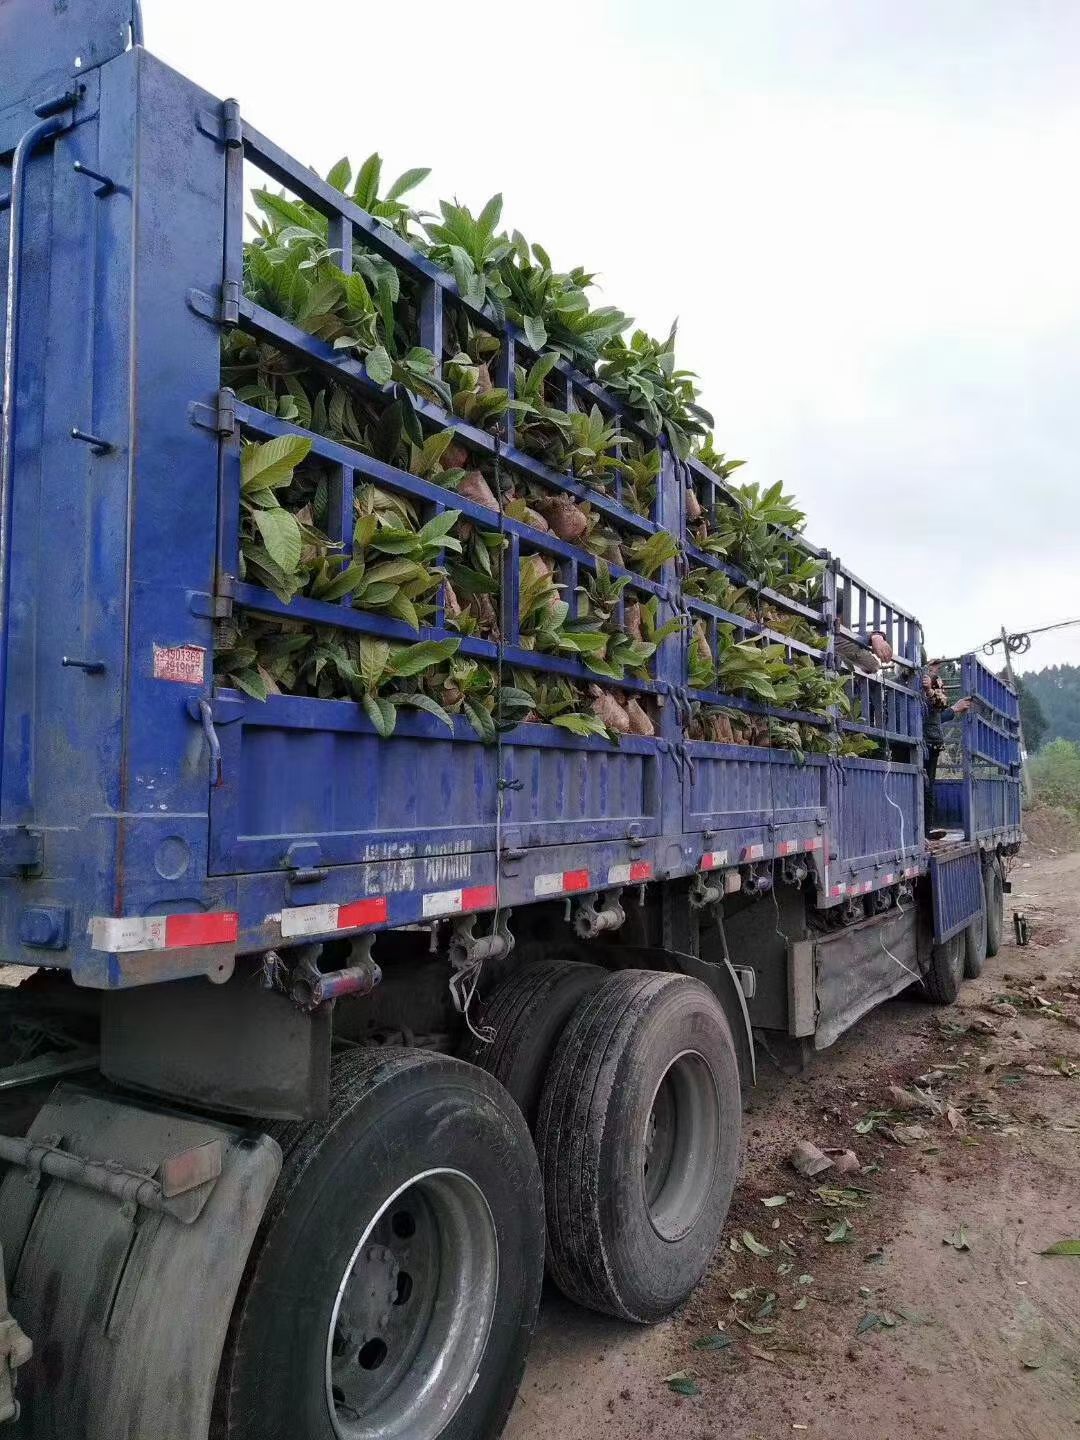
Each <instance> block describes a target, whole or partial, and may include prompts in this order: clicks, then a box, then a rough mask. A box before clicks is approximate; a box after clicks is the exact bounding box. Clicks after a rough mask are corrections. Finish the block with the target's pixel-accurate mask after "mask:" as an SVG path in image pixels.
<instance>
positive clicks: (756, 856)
mask: <svg viewBox="0 0 1080 1440" xmlns="http://www.w3.org/2000/svg"><path fill="white" fill-rule="evenodd" d="M764 854H765V846H764V845H744V846H743V852H742V858H743V859H744V860H760V859H761V858H762V856H763V855H764Z"/></svg>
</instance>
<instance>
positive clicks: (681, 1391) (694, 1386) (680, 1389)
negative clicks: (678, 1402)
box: [664, 1370, 701, 1395]
mask: <svg viewBox="0 0 1080 1440" xmlns="http://www.w3.org/2000/svg"><path fill="white" fill-rule="evenodd" d="M664 1384H665V1385H666V1386H667V1387H668V1389H669V1390H672V1391H674V1392H675V1394H676V1395H700V1394H701V1387H700V1386H699V1385H698V1383H697V1381H696V1380H694V1379H692V1378H691V1376H689V1375H688V1374H687V1373H686V1371H685V1370H680V1371H678V1373H677V1374H675V1375H669V1376H668V1377H667V1379H666V1380H665V1381H664Z"/></svg>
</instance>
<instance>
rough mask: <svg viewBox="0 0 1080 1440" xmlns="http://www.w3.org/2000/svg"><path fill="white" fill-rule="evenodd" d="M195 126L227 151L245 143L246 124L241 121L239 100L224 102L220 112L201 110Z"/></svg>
mask: <svg viewBox="0 0 1080 1440" xmlns="http://www.w3.org/2000/svg"><path fill="white" fill-rule="evenodd" d="M195 125H196V128H197V129H198V131H199V132H200V134H202V135H209V137H210V139H211V140H213V141H215V142H216V143H217V144H218V145H224V146H225V147H226V148H227V149H230V150H233V149H235V148H236V147H237V146H238V145H242V144H243V143H244V122H243V121H242V120H241V119H240V102H239V101H238V100H223V101H222V102H221V109H220V110H200V111H199V113H198V114H197V115H196V117H195Z"/></svg>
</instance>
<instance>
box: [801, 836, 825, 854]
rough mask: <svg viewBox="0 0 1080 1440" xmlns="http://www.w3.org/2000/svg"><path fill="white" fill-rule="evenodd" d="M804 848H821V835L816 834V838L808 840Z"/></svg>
mask: <svg viewBox="0 0 1080 1440" xmlns="http://www.w3.org/2000/svg"><path fill="white" fill-rule="evenodd" d="M803 849H804V850H820V849H821V836H820V835H817V836H815V838H814V839H813V840H807V842H806V844H805V845H804V846H803Z"/></svg>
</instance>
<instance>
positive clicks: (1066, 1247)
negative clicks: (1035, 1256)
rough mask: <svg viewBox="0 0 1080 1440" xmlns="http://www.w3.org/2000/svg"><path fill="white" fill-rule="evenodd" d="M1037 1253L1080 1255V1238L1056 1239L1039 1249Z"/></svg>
mask: <svg viewBox="0 0 1080 1440" xmlns="http://www.w3.org/2000/svg"><path fill="white" fill-rule="evenodd" d="M1039 1254H1040V1255H1080V1240H1056V1241H1055V1242H1054V1244H1053V1245H1048V1246H1047V1247H1046V1249H1045V1250H1040V1251H1039Z"/></svg>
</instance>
